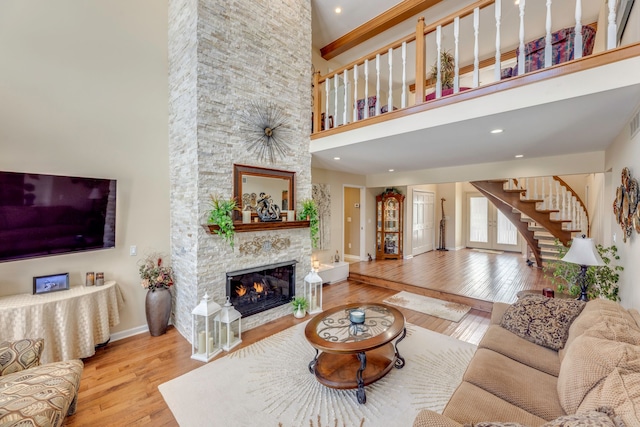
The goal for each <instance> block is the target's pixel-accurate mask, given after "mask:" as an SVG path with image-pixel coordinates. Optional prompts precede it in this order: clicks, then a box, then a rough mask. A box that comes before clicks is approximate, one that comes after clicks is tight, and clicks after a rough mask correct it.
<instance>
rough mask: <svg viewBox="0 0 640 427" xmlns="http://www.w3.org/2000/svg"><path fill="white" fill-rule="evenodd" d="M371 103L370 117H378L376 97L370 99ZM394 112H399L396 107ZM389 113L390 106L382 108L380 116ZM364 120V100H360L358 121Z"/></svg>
mask: <svg viewBox="0 0 640 427" xmlns="http://www.w3.org/2000/svg"><path fill="white" fill-rule="evenodd" d="M368 100H369V102H368V104H369V117H373V116H375V115H376V96H370V97H369V98H368ZM393 109H394V110H397V108H396V107H393ZM387 111H389V106H388V105H383V106H382V107H380V114H382V113H386V112H387ZM362 119H364V99H358V120H362Z"/></svg>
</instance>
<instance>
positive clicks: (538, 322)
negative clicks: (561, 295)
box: [500, 295, 585, 350]
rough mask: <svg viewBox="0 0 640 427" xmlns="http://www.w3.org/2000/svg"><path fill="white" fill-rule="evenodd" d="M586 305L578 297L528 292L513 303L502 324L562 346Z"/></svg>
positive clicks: (547, 343) (532, 338)
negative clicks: (571, 298) (550, 295)
mask: <svg viewBox="0 0 640 427" xmlns="http://www.w3.org/2000/svg"><path fill="white" fill-rule="evenodd" d="M584 305H585V303H584V302H583V301H577V300H569V299H558V298H547V297H540V296H537V295H531V296H526V297H524V298H521V299H519V300H518V301H516V302H515V303H513V304H511V306H510V307H509V308H508V309H507V310H506V311H505V313H504V316H502V320H501V321H500V326H502V327H503V328H505V329H507V330H509V331H511V332H513V333H514V334H516V335H518V336H519V337H522V338H524V339H526V340H527V341H531V342H532V343H534V344H538V345H541V346H543V347H548V348H550V349H552V350H560V349H561V348H562V347H563V346H564V343H565V342H566V340H567V335H568V333H569V327H570V326H571V323H572V322H573V320H574V319H575V318H576V317H578V315H579V314H580V312H581V311H582V309H583V308H584Z"/></svg>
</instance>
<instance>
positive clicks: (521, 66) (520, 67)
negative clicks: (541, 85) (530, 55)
mask: <svg viewBox="0 0 640 427" xmlns="http://www.w3.org/2000/svg"><path fill="white" fill-rule="evenodd" d="M525 2H526V0H520V4H519V7H520V33H519V37H520V46H519V49H520V51H519V54H518V75H519V76H521V75H523V74H524V6H525Z"/></svg>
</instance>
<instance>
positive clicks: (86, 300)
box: [0, 281, 124, 363]
mask: <svg viewBox="0 0 640 427" xmlns="http://www.w3.org/2000/svg"><path fill="white" fill-rule="evenodd" d="M123 304H124V298H123V297H122V293H121V291H120V288H119V287H118V284H117V283H116V282H114V281H109V282H106V283H105V284H104V285H103V286H89V287H85V286H77V287H73V288H71V289H69V290H68V291H58V292H52V293H49V294H39V295H31V294H20V295H11V296H7V297H2V298H0V342H1V341H5V340H6V341H12V340H17V339H22V338H44V350H43V352H42V357H41V359H40V362H41V363H48V362H56V361H61V360H70V359H78V358H85V357H90V356H93V355H94V354H95V346H96V345H97V344H102V343H104V342H106V341H108V340H109V337H110V335H111V331H110V328H111V327H112V326H115V325H117V324H118V323H120V309H121V307H122V305H123Z"/></svg>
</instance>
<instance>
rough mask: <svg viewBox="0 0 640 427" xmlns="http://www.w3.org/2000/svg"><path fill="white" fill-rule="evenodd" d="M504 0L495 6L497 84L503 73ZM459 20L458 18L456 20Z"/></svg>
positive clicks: (500, 0) (495, 73) (495, 76)
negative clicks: (501, 44) (501, 50)
mask: <svg viewBox="0 0 640 427" xmlns="http://www.w3.org/2000/svg"><path fill="white" fill-rule="evenodd" d="M501 3H502V0H496V2H495V3H494V6H495V12H496V14H495V16H496V62H495V68H494V69H493V71H494V78H495V80H496V81H497V82H499V81H500V77H501V75H500V72H501V71H502V70H501V69H500V66H501V64H500V20H501V19H502V5H501ZM456 19H457V18H456Z"/></svg>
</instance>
